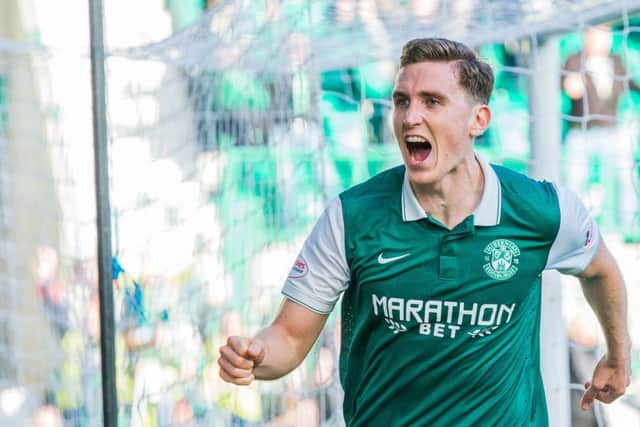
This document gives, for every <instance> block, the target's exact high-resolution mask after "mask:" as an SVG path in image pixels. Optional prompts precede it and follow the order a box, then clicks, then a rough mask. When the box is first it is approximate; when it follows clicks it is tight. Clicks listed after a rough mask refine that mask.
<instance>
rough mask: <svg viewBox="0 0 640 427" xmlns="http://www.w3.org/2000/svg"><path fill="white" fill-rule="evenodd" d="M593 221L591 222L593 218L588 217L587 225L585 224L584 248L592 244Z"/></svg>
mask: <svg viewBox="0 0 640 427" xmlns="http://www.w3.org/2000/svg"><path fill="white" fill-rule="evenodd" d="M594 229H595V227H594V223H593V218H589V225H587V232H586V235H585V239H584V248H585V249H589V248H590V247H591V246H593V242H594V240H595V238H594V237H595V236H594V234H595V232H594Z"/></svg>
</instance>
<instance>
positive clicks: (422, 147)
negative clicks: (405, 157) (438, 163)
mask: <svg viewBox="0 0 640 427" xmlns="http://www.w3.org/2000/svg"><path fill="white" fill-rule="evenodd" d="M404 141H405V144H406V146H407V149H408V150H409V155H410V156H411V158H412V159H413V160H415V161H417V162H423V161H425V160H426V159H427V157H429V154H431V142H429V140H427V139H426V138H422V137H420V136H408V137H406V138H405V140H404Z"/></svg>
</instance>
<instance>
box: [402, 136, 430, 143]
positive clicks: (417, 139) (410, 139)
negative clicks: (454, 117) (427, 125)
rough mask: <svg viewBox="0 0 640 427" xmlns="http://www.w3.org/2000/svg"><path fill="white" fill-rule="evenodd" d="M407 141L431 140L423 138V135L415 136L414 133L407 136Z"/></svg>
mask: <svg viewBox="0 0 640 427" xmlns="http://www.w3.org/2000/svg"><path fill="white" fill-rule="evenodd" d="M405 141H407V142H429V141H427V139H426V138H423V137H421V136H413V135H412V136H407V137H406V138H405Z"/></svg>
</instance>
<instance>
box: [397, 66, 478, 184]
mask: <svg viewBox="0 0 640 427" xmlns="http://www.w3.org/2000/svg"><path fill="white" fill-rule="evenodd" d="M481 110H484V111H481ZM488 114H489V112H488V109H487V107H486V106H482V105H480V104H478V103H477V102H475V101H473V100H472V99H471V96H469V95H468V94H467V93H466V92H465V90H464V89H463V88H462V87H460V85H459V84H458V78H457V71H456V67H455V64H454V63H453V62H440V61H438V62H434V61H426V62H419V63H415V64H409V65H406V66H404V67H402V68H400V70H399V71H398V74H397V76H396V82H395V87H394V90H393V132H394V134H395V137H396V141H397V142H398V146H399V147H400V152H401V153H402V158H403V160H404V164H405V166H406V168H407V172H408V174H409V179H410V181H411V182H412V183H414V184H418V185H419V184H437V183H439V182H440V181H441V180H442V179H443V178H444V177H445V176H446V175H447V174H449V173H450V172H451V171H453V170H455V168H456V167H457V166H459V165H460V164H461V163H462V162H463V161H464V160H465V159H468V158H469V157H470V156H473V137H474V136H477V135H479V134H481V133H482V132H483V131H484V128H486V126H487V125H488V117H489V116H488ZM484 119H487V120H486V123H482V120H484ZM479 121H480V122H479Z"/></svg>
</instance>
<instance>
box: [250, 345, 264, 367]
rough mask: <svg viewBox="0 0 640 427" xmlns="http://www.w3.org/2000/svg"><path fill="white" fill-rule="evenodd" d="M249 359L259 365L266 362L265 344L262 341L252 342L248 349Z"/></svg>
mask: <svg viewBox="0 0 640 427" xmlns="http://www.w3.org/2000/svg"><path fill="white" fill-rule="evenodd" d="M247 358H249V359H251V360H253V361H254V362H255V364H256V365H259V364H260V363H262V361H263V360H264V343H263V342H262V341H260V340H256V339H254V340H252V341H251V344H249V348H248V349H247Z"/></svg>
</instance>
